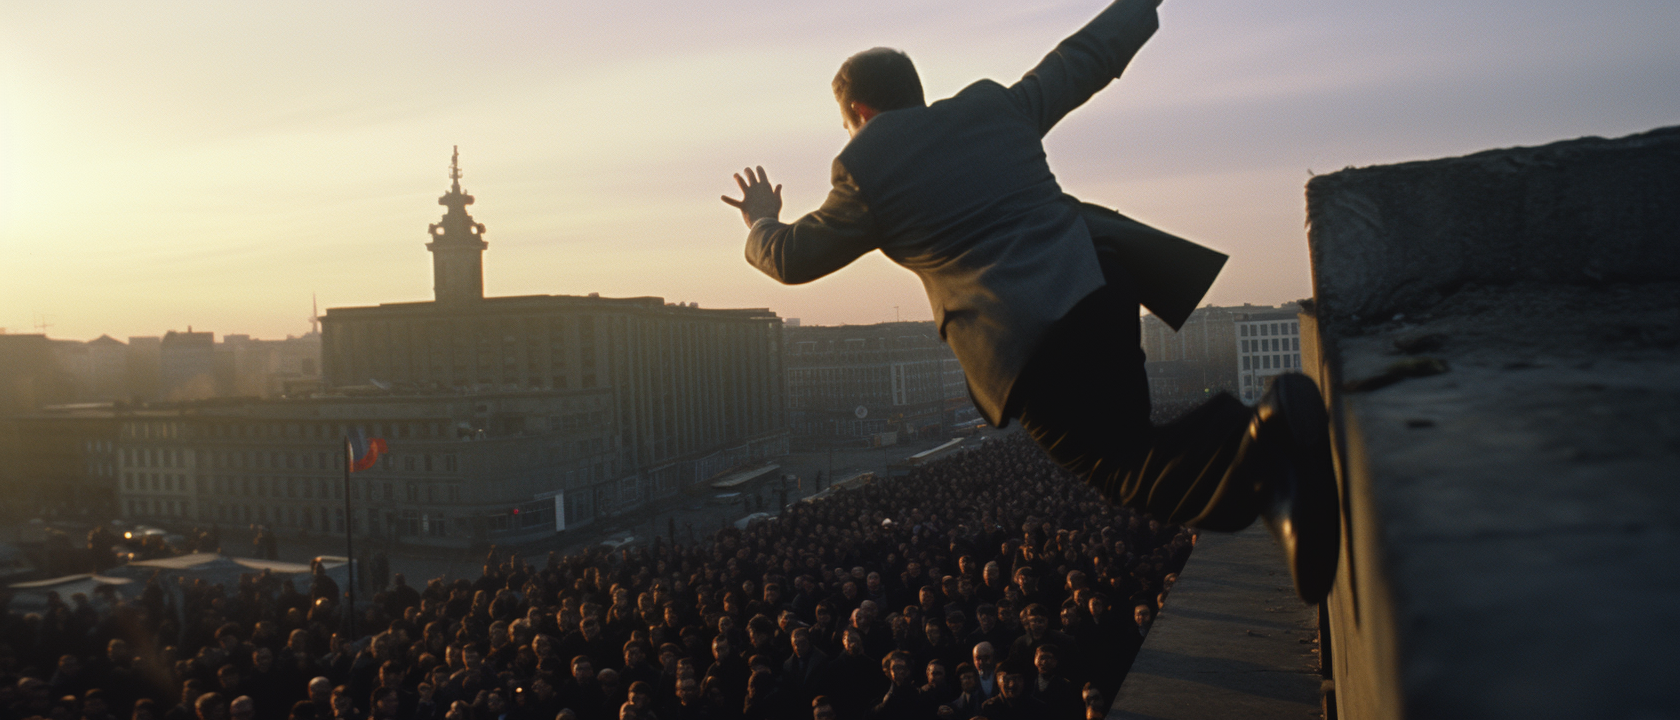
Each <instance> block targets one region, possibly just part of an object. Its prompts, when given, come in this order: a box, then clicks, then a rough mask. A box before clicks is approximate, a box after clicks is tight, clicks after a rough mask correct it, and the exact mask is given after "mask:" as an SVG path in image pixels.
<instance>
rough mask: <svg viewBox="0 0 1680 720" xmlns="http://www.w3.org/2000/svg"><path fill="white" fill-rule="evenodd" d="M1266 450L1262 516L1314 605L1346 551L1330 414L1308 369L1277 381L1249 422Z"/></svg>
mask: <svg viewBox="0 0 1680 720" xmlns="http://www.w3.org/2000/svg"><path fill="white" fill-rule="evenodd" d="M1248 435H1249V437H1248V438H1247V443H1246V444H1248V445H1250V447H1248V448H1246V449H1247V450H1249V451H1251V452H1257V453H1259V457H1257V458H1255V460H1257V461H1259V462H1260V464H1261V465H1262V466H1263V467H1265V470H1263V471H1261V472H1260V473H1259V474H1258V477H1257V481H1258V487H1257V488H1256V489H1257V491H1258V498H1259V500H1260V516H1261V517H1262V518H1264V519H1265V521H1266V528H1267V529H1268V530H1271V532H1272V537H1273V538H1275V539H1276V540H1277V542H1278V545H1279V546H1280V547H1282V548H1283V551H1284V553H1285V554H1286V555H1287V556H1288V558H1289V572H1290V575H1292V576H1293V577H1294V579H1295V593H1296V594H1297V595H1300V596H1301V599H1302V600H1304V601H1306V602H1307V604H1309V605H1316V604H1318V603H1320V602H1322V601H1323V600H1324V597H1325V596H1326V595H1329V594H1330V588H1331V587H1332V586H1334V585H1335V583H1336V563H1337V560H1338V559H1339V558H1340V556H1341V539H1342V514H1341V502H1340V501H1339V499H1338V496H1337V492H1336V470H1335V465H1334V463H1333V461H1332V460H1331V457H1330V417H1329V415H1328V414H1326V413H1325V410H1324V397H1323V396H1322V395H1319V393H1318V386H1317V385H1315V384H1314V383H1313V381H1312V380H1311V379H1308V378H1307V376H1305V375H1302V374H1300V373H1285V374H1283V375H1279V376H1277V378H1276V379H1275V380H1273V381H1272V385H1271V387H1270V388H1267V390H1266V394H1265V396H1264V397H1262V398H1261V399H1260V404H1259V406H1258V407H1256V408H1255V412H1254V419H1253V420H1252V421H1250V422H1249V425H1248Z"/></svg>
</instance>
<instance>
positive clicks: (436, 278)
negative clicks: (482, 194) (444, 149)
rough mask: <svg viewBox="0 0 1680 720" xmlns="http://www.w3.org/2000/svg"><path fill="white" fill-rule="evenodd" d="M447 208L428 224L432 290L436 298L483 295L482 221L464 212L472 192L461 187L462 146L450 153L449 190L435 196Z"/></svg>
mask: <svg viewBox="0 0 1680 720" xmlns="http://www.w3.org/2000/svg"><path fill="white" fill-rule="evenodd" d="M438 204H439V205H442V206H444V207H445V208H448V209H447V210H446V211H445V212H444V214H443V219H442V220H441V221H439V222H436V223H432V225H431V226H430V227H428V228H427V232H428V233H430V234H431V236H432V241H431V242H429V243H426V249H427V250H430V251H432V291H433V293H434V297H436V299H437V301H438V302H452V303H453V302H471V301H477V300H483V299H484V249H485V248H487V247H489V243H486V242H484V237H483V236H484V224H483V223H479V222H474V221H473V219H472V215H470V214H468V213H467V206H468V205H471V204H473V196H471V195H468V194H467V193H466V192H464V191H462V190H461V146H459V145H456V146H454V149H453V152H452V153H451V154H450V156H449V192H447V193H444V194H443V197H440V198H438Z"/></svg>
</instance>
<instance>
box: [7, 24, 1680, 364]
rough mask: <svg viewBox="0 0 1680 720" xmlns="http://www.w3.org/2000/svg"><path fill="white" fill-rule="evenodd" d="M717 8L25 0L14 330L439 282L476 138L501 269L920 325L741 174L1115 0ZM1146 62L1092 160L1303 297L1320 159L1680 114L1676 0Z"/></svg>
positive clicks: (1101, 113) (1248, 279)
mask: <svg viewBox="0 0 1680 720" xmlns="http://www.w3.org/2000/svg"><path fill="white" fill-rule="evenodd" d="M1101 6H1102V3H1100V2H1057V3H1044V4H1037V5H1020V4H1005V3H982V4H979V5H974V4H972V3H968V4H962V5H958V4H956V3H954V2H943V1H929V2H918V3H910V4H905V3H893V4H887V3H884V2H880V3H877V2H862V3H852V4H848V5H845V6H833V7H827V6H816V5H804V4H797V5H791V6H789V5H784V4H776V3H769V2H725V3H715V4H710V5H708V6H705V7H680V8H671V7H667V6H664V5H655V4H652V3H646V2H644V3H635V2H632V3H625V4H618V5H615V6H613V7H611V8H608V7H567V6H556V7H552V8H540V9H532V8H525V7H514V6H497V5H493V6H490V7H488V8H486V9H480V10H478V11H477V12H476V13H475V14H473V15H467V16H462V15H459V14H458V8H455V7H452V6H445V5H443V4H431V5H401V6H399V5H396V4H374V5H363V6H358V7H357V8H356V9H354V10H346V9H343V8H338V7H329V6H326V5H317V4H312V3H299V4H288V5H284V6H281V7H278V8H276V7H265V8H246V7H231V6H230V7H223V6H219V5H215V4H203V5H192V4H187V5H181V6H173V7H169V8H155V7H131V6H125V5H119V4H114V3H113V4H108V5H102V6H97V7H98V8H102V10H99V9H96V8H92V7H89V6H78V7H70V6H63V5H59V4H49V3H13V4H8V5H7V6H6V7H5V8H4V9H0V38H3V39H4V42H0V252H3V253H4V255H5V257H7V259H8V260H7V263H6V264H5V266H4V270H3V273H0V327H4V328H7V329H8V331H9V332H12V333H28V332H35V331H36V325H37V324H39V323H43V322H45V323H47V324H50V327H49V328H47V334H48V335H49V336H52V337H57V338H75V339H83V340H86V339H92V338H95V337H98V336H99V335H101V334H109V335H111V336H113V337H117V338H125V337H128V336H153V335H160V334H162V332H163V331H164V330H166V329H183V328H185V327H187V326H189V325H191V326H194V327H196V328H199V329H201V330H202V329H214V330H217V331H222V330H226V331H229V332H242V333H249V334H251V335H253V336H257V337H284V336H287V335H301V334H303V333H305V332H307V331H308V329H309V324H308V317H309V315H310V312H309V310H308V307H309V303H310V298H311V295H312V294H318V296H319V298H320V307H321V308H322V310H323V311H324V310H325V309H326V308H329V307H352V306H367V305H376V304H379V303H382V302H403V301H411V300H424V299H427V298H429V297H430V295H431V287H430V283H429V282H428V279H427V264H428V263H429V258H428V257H427V254H426V253H425V252H424V243H425V242H426V240H427V239H428V238H427V236H426V234H425V230H426V226H427V225H428V224H430V223H433V222H436V221H437V220H438V217H439V216H440V215H441V212H442V208H441V207H439V206H438V205H436V204H435V201H436V198H437V196H438V195H439V194H440V193H441V192H442V191H443V190H444V189H446V188H447V183H448V179H447V177H446V174H447V168H448V160H449V150H450V148H451V146H454V145H459V146H460V147H461V153H462V156H461V163H462V168H463V170H464V172H465V177H464V179H463V180H462V184H463V187H464V189H465V190H466V191H468V192H470V193H472V194H474V195H475V196H477V198H478V203H477V204H476V205H475V206H474V208H473V212H474V216H475V217H476V218H477V219H478V221H480V222H483V223H484V224H485V225H486V226H487V231H486V233H485V237H486V239H487V240H488V241H489V243H490V250H489V252H488V256H487V258H486V268H485V273H484V280H485V292H486V295H489V296H509V295H529V294H570V295H587V294H589V293H592V292H598V293H600V294H601V295H603V296H609V297H632V296H646V295H658V296H662V297H665V298H666V299H668V300H670V301H672V302H699V303H700V304H701V305H702V306H704V307H708V308H731V307H741V308H746V307H764V308H769V309H771V310H773V311H775V312H776V313H777V314H779V315H781V316H783V317H797V318H800V319H801V320H802V321H804V322H806V323H811V324H824V325H835V324H842V323H850V324H868V323H873V322H880V321H886V320H892V319H894V318H895V309H896V310H897V313H896V316H897V317H902V318H903V319H905V320H925V319H928V317H929V316H930V315H929V311H928V308H927V303H926V299H925V296H924V295H923V293H922V289H921V287H920V284H919V283H917V282H916V281H915V280H914V279H913V276H911V275H910V274H909V273H908V272H906V271H904V270H901V269H899V268H897V267H896V266H893V265H891V264H890V263H889V262H888V261H886V260H885V259H884V258H882V257H881V256H880V255H879V254H871V255H869V256H866V257H865V258H864V259H863V260H860V261H859V262H858V263H857V264H856V265H855V266H854V267H851V268H848V269H846V270H845V271H843V272H841V273H838V274H837V275H836V276H834V277H831V278H827V279H824V280H821V281H818V282H817V283H815V284H814V285H812V286H807V287H805V288H784V287H781V286H778V285H776V284H775V283H774V282H772V281H769V280H767V279H765V278H763V277H760V276H759V275H758V273H756V272H755V271H753V270H752V269H751V268H750V267H748V266H747V265H746V264H745V263H744V262H743V261H742V259H741V244H742V240H743V236H744V228H743V227H742V225H741V223H740V220H739V217H738V214H737V213H735V212H734V211H733V210H731V209H730V208H728V207H726V206H723V205H722V204H721V203H719V202H718V201H717V199H716V198H717V196H718V195H719V194H721V193H723V192H727V191H730V190H731V189H732V186H733V184H732V182H731V181H730V180H729V173H731V172H735V171H738V170H739V169H740V167H741V166H743V165H746V164H762V165H764V166H765V167H766V168H767V169H768V170H769V172H770V174H771V177H772V179H773V180H774V181H775V182H779V183H784V184H785V185H786V198H787V205H786V207H785V209H784V215H783V217H784V218H785V219H786V218H791V217H793V216H796V215H797V214H799V213H802V212H806V211H808V210H811V209H813V208H814V207H815V206H816V205H817V204H818V203H819V202H820V201H821V199H822V197H823V194H824V193H825V192H826V190H827V170H828V162H829V159H830V158H831V157H832V155H833V154H834V153H835V152H836V151H837V150H838V149H839V148H840V147H841V146H842V145H843V143H844V141H845V135H844V133H843V132H842V131H841V129H840V121H839V117H838V113H837V111H836V110H835V108H834V104H833V101H832V99H831V98H830V97H829V93H828V79H829V78H830V77H831V76H832V73H833V71H834V68H835V67H836V66H837V65H838V63H839V61H840V60H841V59H842V58H844V57H845V56H846V55H848V54H850V53H851V52H855V51H856V50H859V49H863V48H866V47H870V46H874V45H889V46H894V47H899V48H902V49H904V50H906V51H907V52H909V53H910V55H911V56H912V57H913V58H915V59H916V60H917V62H918V65H919V66H920V68H921V70H922V73H923V76H924V81H925V84H926V87H927V90H928V97H929V99H930V100H932V99H936V98H940V97H945V96H948V95H950V94H952V93H954V92H955V91H957V90H958V89H960V88H961V87H963V86H964V85H966V84H968V83H969V82H971V81H973V80H975V79H978V78H981V77H991V78H995V79H998V80H1000V81H1004V82H1008V81H1011V80H1012V79H1013V78H1015V77H1018V76H1019V75H1020V73H1021V72H1022V71H1024V70H1026V69H1027V68H1029V67H1031V65H1032V64H1033V63H1034V62H1036V61H1037V59H1038V58H1039V57H1041V56H1042V55H1043V53H1044V52H1046V51H1047V50H1049V49H1050V48H1051V47H1052V46H1053V45H1054V44H1055V43H1056V42H1057V41H1058V40H1060V39H1061V38H1062V37H1064V36H1066V35H1067V34H1068V33H1070V32H1072V31H1073V30H1074V29H1076V28H1077V27H1078V26H1079V25H1080V24H1082V23H1083V22H1084V21H1085V20H1086V19H1088V18H1089V17H1090V16H1091V15H1093V14H1095V12H1096V11H1097V10H1098V9H1100V7H1101ZM1161 23H1162V27H1161V31H1160V32H1159V34H1158V35H1157V36H1156V37H1155V39H1154V40H1152V41H1151V44H1150V45H1149V46H1148V47H1146V48H1145V49H1144V51H1143V52H1142V53H1140V55H1139V56H1138V58H1137V60H1136V62H1135V63H1134V64H1133V66H1132V67H1131V68H1130V69H1129V70H1128V71H1127V74H1126V77H1124V78H1122V79H1121V80H1119V81H1118V82H1117V83H1115V84H1114V85H1112V86H1111V87H1110V88H1109V89H1108V90H1106V91H1104V92H1103V93H1102V94H1100V95H1098V96H1097V98H1095V99H1094V100H1093V101H1092V102H1091V103H1090V104H1088V105H1087V106H1086V107H1084V108H1082V109H1080V110H1079V111H1076V112H1075V113H1074V114H1073V115H1071V116H1070V117H1069V118H1068V119H1067V120H1066V121H1064V122H1063V124H1062V125H1061V126H1059V127H1058V128H1057V129H1056V130H1055V131H1054V132H1052V133H1051V134H1050V136H1049V138H1048V143H1047V147H1048V151H1049V153H1050V160H1051V163H1052V166H1053V168H1054V169H1055V170H1056V171H1057V173H1058V176H1059V177H1060V178H1061V180H1062V181H1063V185H1064V187H1065V188H1066V189H1068V190H1069V191H1070V192H1072V193H1073V194H1075V195H1078V196H1080V197H1082V198H1084V199H1087V200H1090V201H1093V202H1098V203H1102V204H1108V205H1113V206H1116V207H1118V208H1119V209H1120V210H1121V211H1122V212H1125V213H1127V214H1130V215H1133V216H1135V217H1138V218H1139V219H1141V220H1144V221H1146V222H1150V223H1152V224H1156V225H1158V226H1160V227H1162V228H1163V229H1167V230H1170V231H1173V232H1176V233H1179V234H1181V235H1184V236H1186V237H1189V238H1192V239H1194V240H1197V241H1198V242H1202V243H1204V244H1207V245H1209V246H1211V247H1214V248H1217V249H1220V250H1222V251H1225V252H1228V253H1230V254H1231V255H1232V263H1231V265H1230V266H1228V269H1227V271H1226V275H1225V277H1223V278H1221V280H1220V281H1219V282H1218V283H1217V284H1216V285H1215V286H1214V288H1213V290H1212V292H1211V293H1210V295H1209V296H1208V298H1207V300H1206V302H1211V303H1214V304H1217V305H1236V304H1241V303H1243V302H1252V303H1256V304H1267V305H1275V304H1278V303H1282V302H1286V301H1289V300H1294V299H1297V298H1301V297H1307V296H1309V295H1310V294H1311V288H1310V286H1309V284H1308V281H1307V258H1306V251H1305V231H1304V229H1303V227H1302V226H1303V222H1304V215H1303V213H1302V201H1301V196H1302V187H1303V185H1304V184H1305V182H1306V180H1307V179H1308V177H1309V172H1316V173H1319V174H1322V173H1325V172H1330V171H1334V170H1337V169H1340V168H1342V167H1345V166H1356V165H1371V164H1378V163H1389V162H1396V161H1405V160H1417V159H1428V158H1433V157H1441V156H1448V155H1457V154H1464V153H1469V152H1474V151H1478V150H1481V149H1484V148H1488V147H1503V146H1511V145H1533V144H1542V143H1545V142H1549V141H1552V140H1556V139H1562V138H1567V137H1576V136H1581V135H1602V136H1607V137H1610V136H1618V135H1624V134H1629V133H1633V132H1638V131H1642V130H1646V129H1650V128H1652V127H1657V126H1661V125H1665V124H1672V123H1673V122H1675V119H1676V118H1677V117H1680V112H1677V111H1680V99H1677V98H1676V97H1674V96H1673V95H1672V94H1671V93H1661V92H1654V91H1652V90H1651V89H1652V88H1661V87H1672V86H1673V85H1674V81H1675V80H1676V79H1680V57H1677V54H1675V53H1673V52H1672V51H1671V50H1669V49H1668V38H1670V37H1672V35H1673V32H1674V31H1675V30H1676V29H1680V7H1677V6H1674V5H1673V4H1672V3H1663V2H1658V1H1656V0H1621V1H1618V2H1610V3H1600V4H1597V5H1593V6H1585V5H1580V4H1574V3H1564V2H1557V1H1548V2H1541V3H1529V4H1524V5H1522V6H1520V11H1519V9H1518V7H1517V6H1515V5H1514V4H1512V3H1508V2H1496V1H1494V0H1482V1H1480V2H1461V3H1451V4H1448V3H1425V4H1405V5H1390V4H1382V3H1375V2H1365V1H1361V2H1346V3H1329V2H1327V1H1325V0H1293V1H1292V2H1284V3H1273V4H1269V5H1267V6H1265V7H1253V6H1249V5H1244V4H1240V3H1237V2H1235V1H1234V0H1230V1H1225V2H1202V3H1189V2H1175V1H1170V0H1169V2H1166V3H1164V4H1163V5H1162V8H1161Z"/></svg>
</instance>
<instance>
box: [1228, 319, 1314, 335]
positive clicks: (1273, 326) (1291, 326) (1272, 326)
mask: <svg viewBox="0 0 1680 720" xmlns="http://www.w3.org/2000/svg"><path fill="white" fill-rule="evenodd" d="M1237 327H1238V330H1239V332H1240V333H1241V336H1242V337H1265V336H1267V335H1300V334H1301V323H1299V322H1275V323H1250V324H1244V325H1238V326H1237Z"/></svg>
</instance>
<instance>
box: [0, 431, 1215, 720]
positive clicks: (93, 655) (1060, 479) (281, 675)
mask: <svg viewBox="0 0 1680 720" xmlns="http://www.w3.org/2000/svg"><path fill="white" fill-rule="evenodd" d="M1192 541H1193V538H1192V536H1191V535H1190V534H1189V533H1188V532H1186V531H1183V530H1181V529H1179V528H1177V527H1163V526H1161V525H1160V524H1158V523H1156V522H1154V521H1151V520H1148V519H1145V518H1142V517H1140V516H1138V515H1137V514H1135V513H1133V512H1132V511H1129V510H1126V509H1123V508H1118V507H1115V506H1113V505H1111V504H1110V503H1108V502H1106V501H1104V500H1102V499H1101V498H1100V497H1098V496H1097V495H1096V494H1095V493H1094V492H1092V491H1091V490H1089V489H1088V488H1086V487H1085V486H1083V485H1082V484H1079V483H1078V482H1076V481H1074V480H1073V479H1072V478H1071V477H1070V476H1068V475H1066V474H1065V473H1063V472H1062V471H1061V470H1060V469H1058V468H1057V467H1055V465H1054V464H1052V463H1051V462H1050V461H1049V460H1048V459H1047V458H1045V456H1044V455H1043V453H1042V452H1041V451H1039V450H1038V449H1037V448H1036V447H1035V446H1033V445H1032V444H1031V443H1030V442H1026V441H1025V439H1024V438H1023V437H1021V436H1019V435H1015V436H1011V437H1007V438H1005V439H994V440H988V441H986V442H985V443H984V444H982V445H981V446H979V447H977V448H974V449H971V450H967V451H964V452H960V453H958V454H955V455H953V456H951V457H948V458H945V459H943V460H939V461H936V462H933V463H930V464H929V465H927V466H924V467H922V468H919V469H916V470H914V471H912V472H911V473H910V474H909V475H908V476H905V477H901V478H893V479H884V480H879V481H876V482H873V483H869V484H866V485H863V486H860V487H855V488H843V489H836V490H833V491H831V492H830V493H828V494H826V495H824V496H823V497H820V498H817V499H813V500H810V501H806V502H801V503H797V504H795V505H793V506H791V507H789V508H787V509H786V510H785V511H784V512H782V513H781V515H780V516H778V517H776V518H773V519H770V520H766V521H762V522H757V523H754V524H752V525H750V526H748V527H747V528H746V529H745V530H735V529H726V530H723V531H720V532H719V533H717V535H716V537H715V538H711V539H709V540H708V541H707V542H702V543H687V544H683V543H675V544H674V543H671V542H667V541H665V540H663V539H660V540H656V541H654V543H653V544H652V545H650V546H641V547H636V548H625V549H619V550H606V549H604V548H597V549H595V550H591V551H587V552H584V553H582V554H578V555H571V556H559V555H556V554H550V555H549V556H548V557H547V558H546V559H545V560H543V561H539V562H536V563H532V562H530V561H529V560H527V559H525V558H521V557H519V556H517V555H515V554H511V553H499V552H496V551H494V550H493V551H492V552H491V555H490V557H489V558H488V559H487V561H486V564H485V566H484V571H483V574H482V575H481V576H479V577H478V578H476V579H471V580H467V579H457V580H454V581H446V580H443V579H437V580H432V581H430V582H428V583H425V584H424V585H423V586H421V587H414V586H410V585H409V584H408V583H407V581H406V579H405V578H404V577H403V576H402V575H401V574H398V575H395V576H394V580H395V584H394V585H393V586H392V587H391V588H389V589H388V590H386V591H384V592H381V593H378V594H376V595H375V596H374V597H373V598H372V599H371V600H370V601H369V602H366V603H363V604H360V605H359V606H358V610H359V611H358V612H357V613H356V617H355V618H354V619H355V620H356V623H355V629H356V632H355V633H354V634H352V633H350V632H348V631H347V626H348V625H349V623H347V622H345V621H346V620H349V619H351V618H347V617H345V611H344V609H343V607H342V605H343V600H342V593H341V592H340V590H339V588H338V587H337V585H336V583H334V582H333V580H332V579H331V578H330V577H328V576H327V575H326V574H325V572H324V571H321V570H319V569H317V571H316V573H315V574H314V576H313V579H312V580H311V582H310V583H309V585H308V587H302V588H300V587H298V585H297V584H296V583H294V582H293V581H292V580H290V579H283V578H280V577H278V576H274V575H269V574H267V573H262V574H255V575H246V576H244V577H242V578H241V579H240V581H239V583H238V584H237V586H236V587H223V586H221V585H208V584H206V583H204V582H203V581H196V582H193V583H187V582H185V581H177V582H173V583H166V582H162V581H160V580H158V579H156V578H154V579H153V580H152V581H151V582H148V583H147V584H146V585H145V586H144V590H143V591H142V592H141V593H140V594H139V595H138V597H130V598H124V597H120V596H118V595H117V594H116V593H115V592H113V591H112V590H111V589H109V588H102V589H101V590H100V591H98V592H95V593H94V596H93V597H91V598H90V597H85V596H82V595H80V594H78V595H76V596H74V597H73V598H71V600H70V601H69V602H68V603H66V602H61V601H57V600H56V599H55V600H54V601H53V602H51V604H50V605H49V607H48V609H47V610H46V611H45V612H44V613H31V614H28V615H23V614H19V613H17V612H10V611H8V612H7V613H6V614H5V617H4V619H3V621H0V622H3V626H0V718H20V719H21V718H31V717H42V718H55V719H56V718H66V719H74V718H86V719H87V720H106V719H107V718H115V717H124V718H134V719H135V720H328V719H329V718H343V719H347V720H363V719H372V718H378V719H380V720H386V719H397V720H501V719H503V718H508V719H512V720H527V719H530V720H556V719H558V718H570V719H572V720H608V719H613V718H616V719H618V720H632V719H633V720H695V719H698V718H705V719H708V720H758V719H761V718H801V719H803V718H813V719H814V720H824V719H826V718H833V719H835V720H853V719H862V718H884V719H897V718H905V719H909V718H955V719H959V720H960V719H963V718H974V717H984V718H989V719H990V720H1010V719H1012V718H1035V719H1036V718H1084V717H1101V716H1102V715H1101V714H1102V713H1104V712H1106V710H1107V706H1108V703H1109V702H1111V701H1112V699H1113V697H1114V695H1115V692H1116V691H1117V690H1118V688H1119V684H1120V680H1121V679H1122V678H1123V677H1124V675H1125V673H1126V671H1127V670H1128V668H1129V667H1130V664H1131V660H1132V658H1133V656H1134V655H1135V654H1136V650H1137V648H1138V646H1139V645H1140V644H1141V642H1142V636H1143V633H1144V632H1146V631H1147V628H1148V625H1149V623H1150V621H1151V620H1152V618H1153V617H1154V615H1155V613H1156V611H1157V609H1158V608H1159V606H1160V604H1161V602H1163V601H1164V599H1165V596H1166V591H1167V589H1168V588H1170V586H1171V582H1172V579H1173V578H1174V577H1175V576H1176V575H1175V573H1176V572H1177V571H1178V569H1179V568H1181V567H1182V566H1183V563H1184V561H1185V559H1186V558H1187V557H1188V555H1189V552H1190V547H1191V544H1192Z"/></svg>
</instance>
